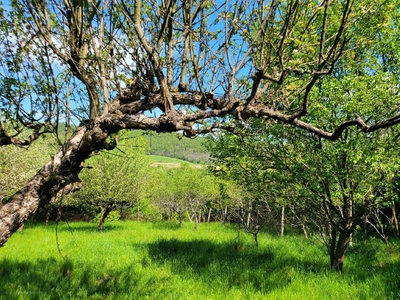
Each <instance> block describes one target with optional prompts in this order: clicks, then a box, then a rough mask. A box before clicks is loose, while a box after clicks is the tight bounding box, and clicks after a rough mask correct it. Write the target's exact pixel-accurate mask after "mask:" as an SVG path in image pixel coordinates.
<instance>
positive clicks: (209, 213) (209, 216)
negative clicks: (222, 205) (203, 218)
mask: <svg viewBox="0 0 400 300" xmlns="http://www.w3.org/2000/svg"><path fill="white" fill-rule="evenodd" d="M211 210H212V209H211V207H210V208H209V209H208V216H207V223H210V218H211Z"/></svg>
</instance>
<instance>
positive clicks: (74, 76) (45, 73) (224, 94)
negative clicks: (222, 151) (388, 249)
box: [0, 0, 400, 245]
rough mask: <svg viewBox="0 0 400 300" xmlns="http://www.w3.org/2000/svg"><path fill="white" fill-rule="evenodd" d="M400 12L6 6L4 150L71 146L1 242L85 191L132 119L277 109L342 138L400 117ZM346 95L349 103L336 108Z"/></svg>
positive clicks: (357, 4)
mask: <svg viewBox="0 0 400 300" xmlns="http://www.w3.org/2000/svg"><path fill="white" fill-rule="evenodd" d="M398 14H399V8H398V3H397V1H394V0H391V1H387V0H374V1H354V0H345V1H337V2H336V1H335V2H331V1H322V2H321V1H297V0H286V1H275V0H269V1H252V0H243V1H241V0H239V1H225V2H223V3H220V2H217V1H209V0H201V1H189V2H187V1H178V0H168V1H152V0H150V1H134V2H132V1H128V2H126V1H113V0H111V1H98V2H92V1H87V0H77V1H75V0H74V1H70V0H65V1H63V2H59V1H55V0H49V1H34V0H21V1H15V0H12V1H10V2H7V3H5V4H3V5H2V8H1V9H0V40H1V42H0V57H1V58H0V65H1V72H0V110H1V113H0V146H3V145H7V144H14V145H20V146H21V145H28V144H30V143H32V142H33V141H34V140H35V139H37V138H38V137H39V136H40V135H41V134H43V133H45V132H53V133H54V134H55V135H56V136H57V140H58V142H59V144H60V149H59V151H58V152H57V153H56V154H55V155H54V156H52V158H51V160H50V161H49V162H48V163H46V164H45V165H44V166H43V168H42V169H41V170H40V171H39V172H38V173H37V174H36V175H35V176H34V177H33V178H32V179H31V180H29V181H28V182H27V183H26V184H25V186H24V187H23V188H22V189H21V190H19V191H18V192H17V193H16V194H15V195H14V196H12V197H11V198H10V199H8V200H7V201H6V202H7V203H6V204H5V205H3V206H2V207H1V208H0V233H1V234H0V245H3V244H4V243H5V242H6V241H7V239H8V238H9V237H10V236H11V234H12V233H13V232H14V231H15V230H17V229H18V228H19V227H20V226H21V225H22V224H23V223H24V221H25V220H26V219H27V218H28V217H29V215H31V214H32V213H34V212H35V211H36V209H37V207H38V206H39V205H41V204H45V203H49V202H54V201H56V200H57V199H58V198H59V197H60V196H61V195H62V194H65V193H69V192H73V191H75V190H77V189H79V188H80V186H81V182H80V179H79V176H78V175H79V172H80V171H81V170H82V168H83V167H84V161H85V160H86V159H87V158H88V157H89V156H90V155H91V154H92V153H93V152H96V151H99V150H104V149H112V148H114V147H115V146H116V144H117V141H116V140H115V139H111V140H110V139H107V138H108V137H109V136H110V135H112V134H115V133H117V132H119V131H120V130H122V129H147V130H153V131H157V132H174V131H180V132H182V133H183V134H184V135H185V136H188V137H194V136H196V135H199V134H203V133H208V132H211V131H213V130H220V129H227V130H230V131H235V132H236V130H237V129H238V125H237V124H240V125H242V124H244V123H245V122H246V121H247V120H249V119H251V118H267V119H274V120H278V121H279V122H283V123H287V124H290V125H294V126H296V127H298V128H302V129H304V130H306V131H308V132H310V133H311V134H315V135H317V136H320V137H322V138H326V139H331V140H337V139H338V138H339V137H340V136H341V135H342V134H343V132H344V131H345V129H346V128H349V127H355V126H357V127H358V128H359V129H360V130H362V131H363V132H365V133H369V132H373V131H376V130H378V129H382V128H387V127H389V126H392V125H395V124H398V123H399V122H400V114H399V109H398V103H397V102H398V86H397V79H398V67H397V66H398V59H399V55H398V52H397V51H396V49H398V44H399V35H398V32H396V28H398V25H399V24H398V23H399V16H398ZM349 66H350V67H352V68H354V67H355V66H357V67H358V73H351V72H350V74H349V72H348V67H349ZM347 76H350V78H351V77H353V79H354V80H350V81H348V80H347V78H349V77H347ZM326 80H328V81H329V82H331V81H332V80H337V82H336V85H334V84H329V86H326V85H324V83H325V82H326ZM357 81H359V82H360V84H355V82H357ZM375 86H381V87H386V90H385V92H383V91H384V89H383V88H382V89H381V88H380V89H379V92H378V91H377V92H375V91H374V90H373V89H372V87H375ZM367 91H368V92H367ZM335 95H347V96H348V98H349V101H347V102H345V103H344V104H340V105H339V104H338V105H328V106H325V103H332V102H331V101H335ZM373 103H380V104H383V103H384V104H385V105H384V106H383V108H382V109H378V110H374V109H371V104H373ZM345 106H352V107H353V110H352V113H353V114H351V115H346V114H342V111H343V107H345ZM326 107H328V108H326ZM332 109H333V114H331V113H332ZM311 112H313V114H312V115H313V116H314V117H313V118H309V119H306V118H305V117H306V116H307V115H309V114H310V113H311ZM332 115H333V119H334V120H333V121H332V122H327V121H326V120H327V119H329V118H331V117H332ZM233 120H236V121H238V122H235V121H233ZM71 124H75V125H76V130H75V131H74V133H73V134H71V133H70V128H71ZM61 126H64V128H65V129H66V130H65V131H64V132H65V133H64V132H62V131H60V127H61ZM239 127H240V126H239ZM239 129H240V128H239Z"/></svg>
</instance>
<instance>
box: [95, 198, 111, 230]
mask: <svg viewBox="0 0 400 300" xmlns="http://www.w3.org/2000/svg"><path fill="white" fill-rule="evenodd" d="M114 207H115V205H114V203H111V204H109V205H107V206H106V207H104V208H102V213H101V218H100V222H99V226H97V231H99V232H100V231H102V230H103V225H104V222H105V220H106V218H107V217H108V215H109V214H110V212H111V211H112V210H113V209H114Z"/></svg>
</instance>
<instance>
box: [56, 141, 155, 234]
mask: <svg viewBox="0 0 400 300" xmlns="http://www.w3.org/2000/svg"><path fill="white" fill-rule="evenodd" d="M125 136H126V134H125ZM144 151H145V147H144V141H143V140H142V139H141V138H140V137H135V138H132V137H131V138H128V140H125V141H122V142H120V143H119V146H118V149H114V150H113V151H109V152H100V153H98V154H97V155H95V156H93V157H91V158H90V159H88V161H87V163H88V165H90V168H86V169H84V170H83V171H82V174H81V179H82V182H83V184H84V185H83V188H82V189H81V190H80V191H78V192H77V193H74V194H73V198H72V199H71V198H70V199H69V200H67V199H66V200H64V201H63V203H64V204H68V205H71V204H74V205H77V204H79V203H82V204H86V205H91V206H93V207H100V208H101V216H100V221H99V225H98V228H97V231H101V230H102V229H103V225H104V222H105V220H106V218H107V216H108V215H109V213H110V212H111V211H113V210H114V209H117V208H124V207H125V208H126V207H129V206H132V205H135V204H137V205H138V204H139V202H140V201H141V200H142V199H143V198H145V197H147V193H148V186H149V168H150V161H149V160H148V158H147V157H146V156H145V154H144Z"/></svg>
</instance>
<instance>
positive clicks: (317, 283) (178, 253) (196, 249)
mask: <svg viewBox="0 0 400 300" xmlns="http://www.w3.org/2000/svg"><path fill="white" fill-rule="evenodd" d="M56 230H57V232H58V234H56ZM57 240H58V242H57ZM58 248H59V249H58ZM399 267H400V247H399V244H397V243H392V244H391V245H390V246H389V247H386V246H385V245H384V244H383V243H381V242H380V241H378V240H374V239H368V240H360V241H357V240H356V241H355V246H354V247H353V248H352V249H351V250H350V251H349V253H348V257H347V261H346V262H345V272H344V273H343V274H336V273H333V272H331V271H330V270H329V269H328V257H327V255H326V253H325V249H324V248H323V247H322V246H321V245H320V244H319V243H318V242H317V241H315V240H312V239H310V240H305V239H304V238H303V237H298V236H288V237H284V238H280V237H275V236H271V235H268V234H260V244H259V247H255V245H254V243H253V241H252V238H251V236H247V235H243V234H241V235H240V238H238V234H237V231H236V230H235V229H234V228H233V227H229V226H228V227H224V226H222V225H221V224H200V226H199V228H198V230H193V225H192V224H187V223H186V224H184V226H183V228H179V227H178V225H177V224H174V223H164V222H160V223H144V222H143V223H138V222H119V221H118V222H112V223H108V224H106V227H105V229H104V232H102V233H98V232H96V225H95V224H92V223H72V224H66V223H63V224H60V225H59V226H58V227H56V226H55V225H49V226H47V227H46V226H43V225H38V224H32V223H31V224H27V225H26V226H25V228H24V230H23V231H22V232H18V233H16V234H15V235H14V236H13V237H12V238H11V239H10V241H9V242H8V243H7V244H6V246H5V247H4V248H0V299H7V300H8V299H24V300H25V299H398V298H400V280H399V278H398V277H399V273H400V270H399Z"/></svg>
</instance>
